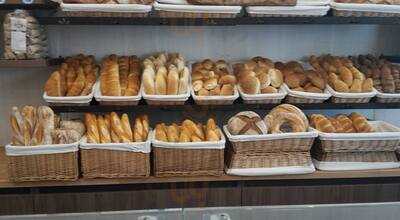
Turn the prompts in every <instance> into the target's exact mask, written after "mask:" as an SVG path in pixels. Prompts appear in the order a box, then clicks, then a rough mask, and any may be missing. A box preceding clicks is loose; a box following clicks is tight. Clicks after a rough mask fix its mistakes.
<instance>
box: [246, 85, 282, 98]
mask: <svg viewBox="0 0 400 220" xmlns="http://www.w3.org/2000/svg"><path fill="white" fill-rule="evenodd" d="M238 91H239V94H240V97H242V99H243V100H246V101H255V100H266V99H280V100H281V99H284V98H285V96H286V92H285V91H284V90H283V89H282V87H281V88H279V90H278V93H266V94H253V95H249V94H246V93H244V92H243V91H242V88H241V87H240V85H239V86H238Z"/></svg>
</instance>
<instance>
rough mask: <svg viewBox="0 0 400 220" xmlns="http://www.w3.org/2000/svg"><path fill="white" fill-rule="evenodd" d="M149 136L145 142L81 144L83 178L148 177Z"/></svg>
mask: <svg viewBox="0 0 400 220" xmlns="http://www.w3.org/2000/svg"><path fill="white" fill-rule="evenodd" d="M150 145H151V142H150V135H149V140H147V141H146V142H137V143H112V144H88V143H84V142H82V143H81V146H80V148H81V150H80V151H81V167H82V175H83V177H85V178H132V177H136V178H139V177H148V176H149V175H150Z"/></svg>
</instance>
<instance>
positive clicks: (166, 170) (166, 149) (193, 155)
mask: <svg viewBox="0 0 400 220" xmlns="http://www.w3.org/2000/svg"><path fill="white" fill-rule="evenodd" d="M221 137H222V140H221V141H217V142H190V143H168V142H162V141H158V140H155V139H154V136H153V139H152V142H153V156H154V160H153V162H154V175H155V176H157V177H169V176H220V175H222V174H223V169H224V148H225V138H224V136H223V134H222V133H221Z"/></svg>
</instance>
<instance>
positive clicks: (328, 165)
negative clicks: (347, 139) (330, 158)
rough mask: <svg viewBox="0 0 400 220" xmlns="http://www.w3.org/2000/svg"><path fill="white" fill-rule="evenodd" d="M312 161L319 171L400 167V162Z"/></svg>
mask: <svg viewBox="0 0 400 220" xmlns="http://www.w3.org/2000/svg"><path fill="white" fill-rule="evenodd" d="M312 160H313V163H314V165H315V167H316V168H317V169H319V170H326V171H341V170H373V169H391V168H399V167H400V162H324V161H318V160H316V159H312Z"/></svg>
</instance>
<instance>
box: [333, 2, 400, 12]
mask: <svg viewBox="0 0 400 220" xmlns="http://www.w3.org/2000/svg"><path fill="white" fill-rule="evenodd" d="M330 5H331V8H332V9H334V10H338V11H357V12H380V13H400V5H385V4H356V3H337V2H334V1H332V2H331V3H330Z"/></svg>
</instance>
